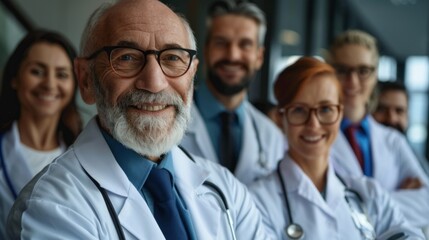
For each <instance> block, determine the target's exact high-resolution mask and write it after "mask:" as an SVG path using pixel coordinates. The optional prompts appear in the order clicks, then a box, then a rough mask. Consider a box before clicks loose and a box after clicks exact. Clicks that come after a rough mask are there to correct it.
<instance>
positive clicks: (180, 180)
mask: <svg viewBox="0 0 429 240" xmlns="http://www.w3.org/2000/svg"><path fill="white" fill-rule="evenodd" d="M74 148H75V152H76V156H77V158H78V159H79V162H80V164H81V165H82V166H83V168H84V169H85V170H86V171H87V172H88V174H90V175H91V176H92V177H93V178H94V179H95V180H96V181H98V182H99V183H100V185H101V187H103V188H105V189H106V190H107V191H108V193H109V197H110V199H111V201H112V203H113V205H114V206H115V208H116V209H117V211H119V214H118V218H119V221H120V222H121V225H122V227H123V228H124V229H126V230H127V231H129V232H130V233H131V234H132V235H134V236H136V238H138V239H141V238H144V236H151V238H152V239H165V238H164V236H163V234H162V231H161V230H160V228H159V227H158V224H157V223H156V221H155V218H153V217H152V216H153V215H152V213H151V211H150V209H149V207H148V206H147V204H146V203H145V201H144V199H143V198H142V197H141V195H140V194H139V192H138V191H137V189H136V188H135V187H133V185H132V183H131V182H130V181H129V180H128V178H127V176H126V175H125V173H124V172H123V171H122V169H121V167H120V166H119V164H118V163H117V162H116V160H115V158H114V156H113V154H112V153H111V151H110V149H109V147H108V145H107V143H106V142H105V140H104V138H103V136H102V134H101V132H100V128H99V126H98V124H97V122H96V120H95V118H93V119H92V120H91V121H90V122H89V123H88V125H87V127H86V128H85V129H84V131H83V132H82V133H81V135H80V136H79V138H78V139H77V140H76V143H75V147H74ZM94 149H96V151H94ZM172 156H173V165H174V169H176V180H177V182H176V183H177V185H176V186H177V188H178V191H179V193H180V194H181V197H182V198H183V200H184V202H185V204H186V206H187V208H188V210H189V212H190V214H191V218H192V223H193V224H194V229H195V231H196V234H197V238H198V239H215V238H216V237H215V236H216V235H217V232H218V229H219V226H220V225H219V224H220V222H221V221H220V219H221V217H222V210H221V209H220V208H218V207H213V204H212V202H210V201H207V199H205V197H204V196H205V195H207V194H206V193H207V192H209V189H208V188H207V187H202V185H203V183H204V181H205V180H206V179H207V178H208V177H209V172H208V171H207V170H205V169H204V168H203V167H200V166H199V165H198V164H197V163H195V162H193V161H192V160H190V159H189V158H188V157H187V156H186V154H185V153H183V151H182V150H180V149H179V148H178V147H174V148H173V149H172ZM106 173H108V174H109V176H106ZM112 193H113V194H112ZM124 198H125V199H124ZM121 202H123V205H122V206H121V205H120V203H121ZM118 208H119V210H118ZM136 214H138V216H141V218H144V224H142V221H135V219H136V218H138V216H136ZM207 216H211V217H210V218H207Z"/></svg>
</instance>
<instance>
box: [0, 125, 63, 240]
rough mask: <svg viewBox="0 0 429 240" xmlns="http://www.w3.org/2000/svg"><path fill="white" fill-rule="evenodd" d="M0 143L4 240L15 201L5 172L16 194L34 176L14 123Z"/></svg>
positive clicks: (0, 217) (0, 208)
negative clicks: (9, 214) (9, 215)
mask: <svg viewBox="0 0 429 240" xmlns="http://www.w3.org/2000/svg"><path fill="white" fill-rule="evenodd" d="M1 142H2V144H1V146H0V147H1V148H2V151H1V152H2V153H3V155H2V158H3V161H4V165H5V167H6V169H4V168H3V167H2V166H1V165H0V239H5V238H6V230H5V224H6V219H7V215H8V213H9V210H10V208H11V207H12V205H13V202H14V201H15V197H14V196H13V194H12V191H11V189H10V187H9V186H8V184H7V182H6V177H5V171H7V175H8V176H9V180H10V183H11V185H12V188H13V190H14V191H15V193H16V194H18V193H19V192H20V191H21V189H22V188H23V187H24V186H25V184H27V183H28V182H29V181H30V180H31V178H32V177H34V175H35V174H34V173H33V172H34V171H33V170H32V169H30V165H29V162H28V159H26V158H25V157H24V156H23V154H22V152H23V150H22V143H21V140H20V138H19V130H18V125H17V123H16V122H14V123H13V124H12V127H11V129H10V130H9V131H7V132H5V133H4V134H3V136H2V140H1ZM61 149H62V150H63V151H65V149H66V146H65V145H64V144H62V145H61Z"/></svg>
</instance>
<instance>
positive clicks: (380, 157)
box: [368, 116, 394, 182]
mask: <svg viewBox="0 0 429 240" xmlns="http://www.w3.org/2000/svg"><path fill="white" fill-rule="evenodd" d="M368 121H369V131H370V134H371V135H370V141H371V143H370V144H371V156H372V173H373V176H372V177H374V178H376V179H378V176H382V177H381V179H382V178H385V180H389V179H388V178H387V177H385V176H386V172H393V171H394V170H392V169H391V166H392V161H391V159H386V157H389V156H391V155H390V154H387V153H386V148H385V147H384V146H386V145H385V143H383V142H382V141H386V140H385V138H384V137H380V136H385V134H383V133H381V132H380V131H379V130H380V128H377V127H376V126H375V125H376V124H377V123H376V122H375V120H374V119H373V118H372V117H371V116H369V117H368ZM374 136H378V137H374ZM387 151H388V150H387ZM393 181H394V179H392V182H393Z"/></svg>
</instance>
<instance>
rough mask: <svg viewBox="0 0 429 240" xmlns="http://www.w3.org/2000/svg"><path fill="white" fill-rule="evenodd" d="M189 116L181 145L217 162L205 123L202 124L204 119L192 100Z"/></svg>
mask: <svg viewBox="0 0 429 240" xmlns="http://www.w3.org/2000/svg"><path fill="white" fill-rule="evenodd" d="M191 116H192V120H191V122H190V124H189V125H188V129H187V130H186V133H185V137H184V138H183V140H182V143H181V145H182V146H184V147H185V148H186V149H188V148H192V149H189V151H190V152H195V153H196V155H199V156H204V158H206V159H209V160H211V161H216V162H219V159H218V157H217V154H216V152H215V150H214V148H213V144H212V141H211V138H210V136H209V133H208V131H207V128H206V125H205V124H204V119H203V118H202V116H201V114H200V112H199V111H198V108H197V106H196V105H195V103H194V102H193V103H192V107H191ZM198 153H200V154H198Z"/></svg>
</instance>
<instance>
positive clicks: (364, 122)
mask: <svg viewBox="0 0 429 240" xmlns="http://www.w3.org/2000/svg"><path fill="white" fill-rule="evenodd" d="M352 124H353V123H352V122H351V121H350V120H349V119H347V118H345V117H344V118H343V120H342V121H341V126H340V128H341V131H343V132H344V131H345V130H346V128H348V127H349V126H351V125H352ZM355 125H357V126H358V127H360V128H361V129H362V130H363V132H364V133H366V134H369V115H366V116H365V117H364V118H363V119H362V120H361V121H360V122H359V123H358V124H355Z"/></svg>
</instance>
